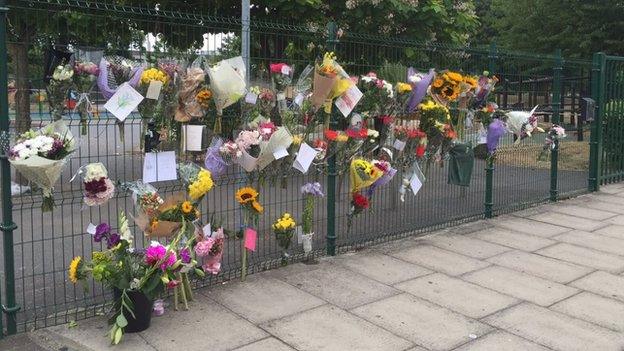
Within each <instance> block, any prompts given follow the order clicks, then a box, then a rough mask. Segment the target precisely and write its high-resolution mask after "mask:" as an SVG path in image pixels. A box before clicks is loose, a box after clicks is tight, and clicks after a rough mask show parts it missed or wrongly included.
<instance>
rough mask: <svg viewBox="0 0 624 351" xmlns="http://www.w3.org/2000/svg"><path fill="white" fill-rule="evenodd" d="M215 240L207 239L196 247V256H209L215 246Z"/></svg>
mask: <svg viewBox="0 0 624 351" xmlns="http://www.w3.org/2000/svg"><path fill="white" fill-rule="evenodd" d="M214 243H215V240H214V239H213V238H206V239H204V240H202V241H200V242H198V243H197V245H195V254H196V255H197V256H198V257H204V256H207V255H208V254H209V253H210V250H212V246H213V245H214Z"/></svg>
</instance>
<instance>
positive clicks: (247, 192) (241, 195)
mask: <svg viewBox="0 0 624 351" xmlns="http://www.w3.org/2000/svg"><path fill="white" fill-rule="evenodd" d="M256 198H258V192H257V191H256V189H254V188H252V187H248V186H246V187H244V188H240V189H238V191H237V192H236V200H237V201H238V203H239V204H241V205H244V204H246V203H249V202H250V201H256Z"/></svg>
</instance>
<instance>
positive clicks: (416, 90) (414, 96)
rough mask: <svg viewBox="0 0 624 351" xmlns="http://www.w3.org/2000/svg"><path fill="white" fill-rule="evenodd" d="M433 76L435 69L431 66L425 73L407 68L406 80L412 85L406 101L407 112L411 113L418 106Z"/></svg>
mask: <svg viewBox="0 0 624 351" xmlns="http://www.w3.org/2000/svg"><path fill="white" fill-rule="evenodd" d="M434 76H435V71H434V70H433V68H432V69H430V70H429V73H426V74H425V73H419V72H417V71H416V70H415V69H414V68H412V67H410V68H409V69H408V72H407V80H408V82H409V83H410V84H411V85H412V93H411V95H410V98H409V100H408V102H407V113H413V112H414V111H415V110H416V108H417V107H418V104H420V102H421V101H422V100H423V99H424V98H425V96H426V95H427V90H428V88H429V85H430V84H431V81H432V80H433V77H434Z"/></svg>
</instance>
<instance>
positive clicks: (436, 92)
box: [431, 71, 464, 105]
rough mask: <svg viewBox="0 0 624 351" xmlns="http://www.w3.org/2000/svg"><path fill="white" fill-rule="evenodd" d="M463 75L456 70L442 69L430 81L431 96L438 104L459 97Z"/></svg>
mask: <svg viewBox="0 0 624 351" xmlns="http://www.w3.org/2000/svg"><path fill="white" fill-rule="evenodd" d="M463 82H464V77H463V76H462V75H461V74H460V73H457V72H452V71H443V72H441V73H439V74H437V75H436V77H435V79H434V80H433V83H431V96H432V97H433V98H434V99H435V100H436V101H437V102H438V103H440V104H443V105H446V104H448V103H449V102H451V101H455V100H457V99H458V98H459V96H460V94H461V92H462V83H463Z"/></svg>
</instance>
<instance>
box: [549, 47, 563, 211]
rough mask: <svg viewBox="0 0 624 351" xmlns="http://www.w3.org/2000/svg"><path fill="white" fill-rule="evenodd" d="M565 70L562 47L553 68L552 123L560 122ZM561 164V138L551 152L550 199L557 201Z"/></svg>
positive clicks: (558, 50) (556, 141)
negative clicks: (562, 77)
mask: <svg viewBox="0 0 624 351" xmlns="http://www.w3.org/2000/svg"><path fill="white" fill-rule="evenodd" d="M562 70H563V59H562V58H561V49H557V50H556V51H555V66H554V68H553V86H552V92H553V98H552V111H553V113H552V120H551V122H552V124H557V125H558V124H559V123H560V118H559V117H560V116H559V114H560V111H561V71H562ZM558 166H559V140H557V139H555V140H554V141H553V149H552V151H551V153H550V201H557V198H558V195H559V190H558V189H557V176H558V173H559V172H558Z"/></svg>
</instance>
